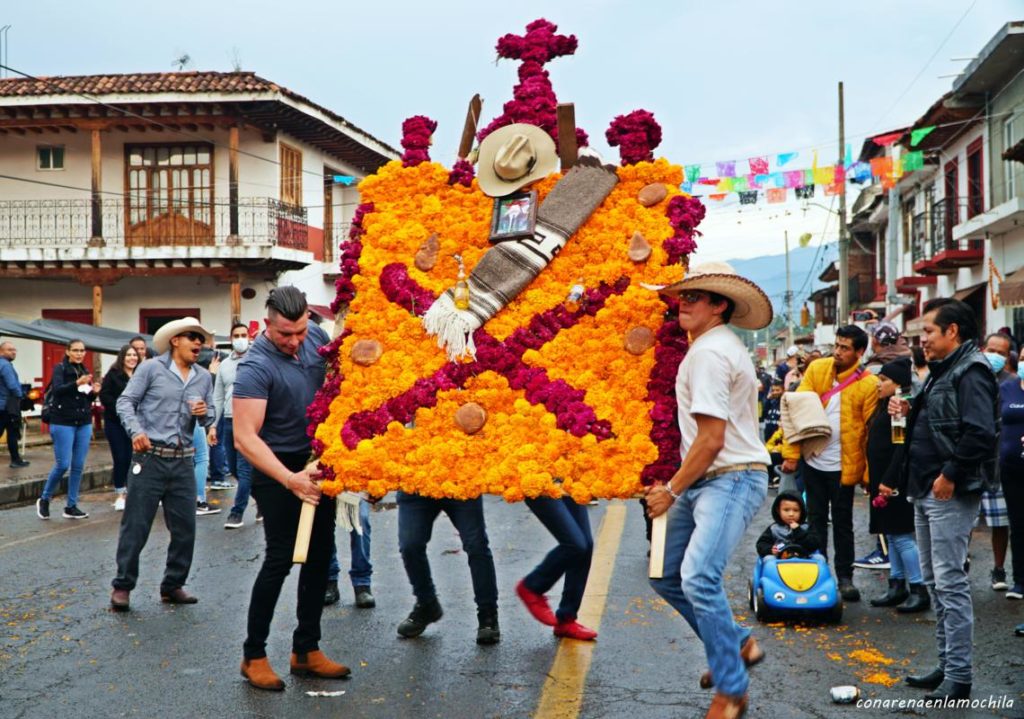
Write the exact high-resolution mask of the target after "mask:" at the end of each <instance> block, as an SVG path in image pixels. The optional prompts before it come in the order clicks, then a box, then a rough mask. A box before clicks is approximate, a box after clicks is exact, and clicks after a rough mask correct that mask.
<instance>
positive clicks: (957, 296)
mask: <svg viewBox="0 0 1024 719" xmlns="http://www.w3.org/2000/svg"><path fill="white" fill-rule="evenodd" d="M987 284H988V283H987V282H982V283H980V284H977V285H973V286H971V287H965V288H964V289H962V290H957V291H956V292H954V293H953V299H954V300H960V301H961V302H966V301H967V298H968V297H970V296H971V295H973V294H974V293H975V292H980V291H981V290H983V289H984V288H985V285H987Z"/></svg>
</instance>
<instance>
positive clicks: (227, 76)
mask: <svg viewBox="0 0 1024 719" xmlns="http://www.w3.org/2000/svg"><path fill="white" fill-rule="evenodd" d="M162 92H225V93H232V92H285V93H287V94H289V95H295V93H291V92H290V91H288V90H286V89H285V88H283V87H280V86H279V85H276V84H274V83H272V82H270V81H269V80H264V79H263V78H262V77H259V76H258V75H257V74H256V73H254V72H199V71H188V72H139V73H130V74H123V75H78V76H67V77H64V76H56V77H39V78H5V79H0V97H32V96H37V95H76V94H87V95H110V94H130V93H162ZM296 97H298V96H296ZM307 102H308V100H307Z"/></svg>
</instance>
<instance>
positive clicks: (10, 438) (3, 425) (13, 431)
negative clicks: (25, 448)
mask: <svg viewBox="0 0 1024 719" xmlns="http://www.w3.org/2000/svg"><path fill="white" fill-rule="evenodd" d="M0 430H3V431H5V432H7V451H8V452H10V453H11V462H20V461H21V452H20V451H19V450H18V442H20V441H21V415H20V414H7V413H6V412H0Z"/></svg>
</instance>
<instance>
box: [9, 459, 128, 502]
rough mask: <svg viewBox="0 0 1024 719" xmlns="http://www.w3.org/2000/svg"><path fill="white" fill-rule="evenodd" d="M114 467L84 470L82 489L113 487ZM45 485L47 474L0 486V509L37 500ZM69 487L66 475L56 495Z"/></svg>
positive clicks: (107, 466) (63, 492) (84, 490)
mask: <svg viewBox="0 0 1024 719" xmlns="http://www.w3.org/2000/svg"><path fill="white" fill-rule="evenodd" d="M113 468H114V467H113V465H105V466H100V467H94V468H92V469H87V470H86V471H84V472H82V486H81V491H82V492H88V491H89V490H92V489H102V488H104V487H113V486H114V483H113V481H111V480H112V470H113ZM45 485H46V475H43V476H35V477H26V478H25V479H23V480H20V481H17V482H12V483H10V484H5V485H4V486H0V509H6V508H8V507H14V506H17V505H20V504H29V503H32V502H35V501H36V500H37V499H39V497H40V496H41V495H42V493H43V487H44V486H45ZM67 489H68V479H67V477H65V478H64V479H62V480H61V481H60V486H59V487H58V488H57V494H56V495H55V496H60V495H62V494H63V495H66V494H67Z"/></svg>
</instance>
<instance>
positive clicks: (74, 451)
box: [36, 340, 100, 519]
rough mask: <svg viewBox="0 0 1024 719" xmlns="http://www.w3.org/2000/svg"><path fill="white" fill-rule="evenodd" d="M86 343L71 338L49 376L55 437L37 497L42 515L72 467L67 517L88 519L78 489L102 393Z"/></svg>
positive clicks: (52, 435) (46, 516) (46, 513)
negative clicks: (95, 407) (88, 364)
mask: <svg viewBox="0 0 1024 719" xmlns="http://www.w3.org/2000/svg"><path fill="white" fill-rule="evenodd" d="M84 359H85V343H84V342H82V340H71V341H70V342H68V344H67V348H66V349H65V351H64V361H63V362H61V363H60V364H58V365H57V366H56V367H54V368H53V376H52V378H51V379H50V388H49V392H50V401H49V402H48V405H49V413H50V414H49V420H48V421H49V424H50V438H51V439H52V440H53V457H54V460H55V461H54V464H53V469H51V470H50V476H49V477H47V478H46V485H45V486H44V487H43V494H42V496H41V497H40V498H39V499H38V500H36V514H37V515H38V516H39V518H40V519H49V518H50V499H51V498H52V497H53V494H54V492H56V491H57V485H59V484H60V481H61V479H63V477H64V474H65V473H66V472H67V471H68V469H69V468H70V470H71V474H70V476H69V478H68V501H67V505H66V506H65V507H64V514H63V516H64V518H65V519H85V518H86V517H88V516H89V515H88V514H87V513H86V512H83V511H82V510H81V509H79V508H78V489H79V487H80V486H81V484H82V470H83V469H84V468H85V458H86V455H88V454H89V442H90V441H92V403H93V400H95V399H96V395H97V394H99V391H100V385H99V382H93V380H92V374H91V373H90V372H89V370H87V369H86V368H85V366H84V365H83V363H82V361H83V360H84Z"/></svg>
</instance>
